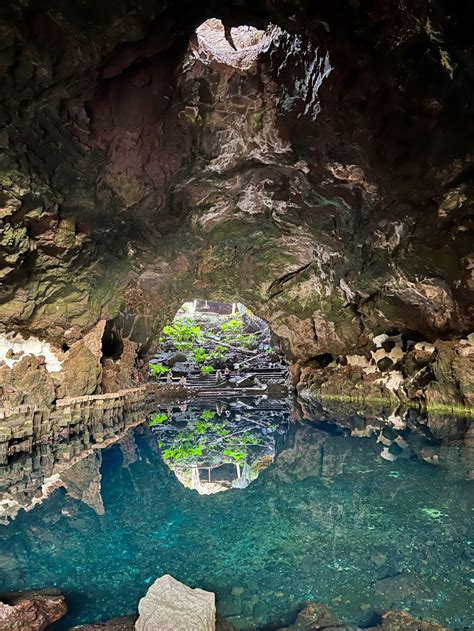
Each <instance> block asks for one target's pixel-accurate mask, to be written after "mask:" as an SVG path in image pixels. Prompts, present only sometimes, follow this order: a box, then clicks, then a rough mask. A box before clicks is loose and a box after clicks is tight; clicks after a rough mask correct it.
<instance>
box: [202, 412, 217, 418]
mask: <svg viewBox="0 0 474 631" xmlns="http://www.w3.org/2000/svg"><path fill="white" fill-rule="evenodd" d="M215 415H216V412H214V410H204V412H201V414H200V418H203V419H205V420H206V419H207V420H211V419H213V418H214V417H215Z"/></svg>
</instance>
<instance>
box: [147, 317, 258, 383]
mask: <svg viewBox="0 0 474 631" xmlns="http://www.w3.org/2000/svg"><path fill="white" fill-rule="evenodd" d="M208 328H209V329H210V331H209V330H208ZM243 329H244V323H243V320H242V316H241V315H240V314H235V315H234V316H232V317H231V318H229V319H227V320H226V321H224V322H222V318H221V317H216V318H214V319H212V318H210V320H209V322H206V324H205V325H204V326H203V328H201V325H200V324H199V323H198V322H196V320H194V319H193V318H192V317H191V316H186V317H181V318H179V319H177V320H175V321H173V322H172V323H171V324H169V325H167V326H165V327H164V328H163V335H162V337H160V343H162V344H163V343H167V344H168V348H169V347H171V348H174V349H176V350H177V351H181V352H185V353H186V356H187V357H188V358H190V359H192V360H193V361H194V362H195V364H196V365H197V367H198V369H199V370H200V371H201V373H202V374H203V375H211V374H212V373H213V372H215V370H216V367H218V366H219V365H222V364H223V363H224V362H226V361H227V360H228V358H229V353H230V351H229V347H230V348H233V347H234V348H235V347H241V348H246V349H247V348H252V346H253V345H254V344H255V342H256V336H255V335H253V334H244V333H243ZM204 346H205V347H204ZM150 370H151V372H152V374H153V375H156V376H162V375H165V374H166V373H167V372H169V368H166V367H165V366H163V365H162V364H151V363H150Z"/></svg>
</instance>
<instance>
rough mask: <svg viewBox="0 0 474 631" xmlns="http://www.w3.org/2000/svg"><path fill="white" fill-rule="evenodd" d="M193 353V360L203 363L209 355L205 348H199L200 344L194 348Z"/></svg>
mask: <svg viewBox="0 0 474 631" xmlns="http://www.w3.org/2000/svg"><path fill="white" fill-rule="evenodd" d="M193 354H194V361H195V362H196V363H198V364H204V362H205V361H206V360H207V359H208V357H209V354H208V353H206V351H205V349H204V348H201V347H200V346H198V348H195V349H194V351H193Z"/></svg>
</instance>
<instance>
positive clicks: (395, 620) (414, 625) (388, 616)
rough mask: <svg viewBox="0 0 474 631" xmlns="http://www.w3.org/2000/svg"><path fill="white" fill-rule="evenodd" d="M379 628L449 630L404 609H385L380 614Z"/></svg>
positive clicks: (391, 630) (417, 630)
mask: <svg viewBox="0 0 474 631" xmlns="http://www.w3.org/2000/svg"><path fill="white" fill-rule="evenodd" d="M376 628H377V627H376ZM380 628H381V629H383V631H449V629H448V628H447V627H442V626H441V625H439V624H436V623H435V622H430V621H429V620H418V619H417V618H413V616H410V614H409V613H407V612H406V611H387V612H386V613H384V615H383V616H382V626H381V627H380Z"/></svg>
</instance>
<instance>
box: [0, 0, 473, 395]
mask: <svg viewBox="0 0 474 631" xmlns="http://www.w3.org/2000/svg"><path fill="white" fill-rule="evenodd" d="M346 4H347V3H344V2H335V3H315V2H309V1H305V2H301V1H297V0H288V1H286V2H263V1H258V2H255V1H253V0H241V1H239V2H238V3H236V2H234V3H222V2H219V1H218V0H202V1H201V2H199V3H192V5H193V6H192V9H191V8H190V3H189V2H187V1H186V0H176V2H173V3H170V2H167V1H166V0H162V1H161V2H158V3H141V2H137V1H136V0H131V1H130V2H129V3H115V4H113V3H112V4H109V5H107V10H106V11H103V10H101V8H100V3H97V2H95V1H94V0H83V2H82V3H81V11H78V12H74V11H70V8H69V5H68V3H67V2H65V1H64V0H63V1H62V2H61V1H59V2H57V3H56V4H55V10H54V16H53V15H51V14H50V12H49V11H48V10H47V9H46V8H44V7H39V8H35V10H34V11H26V10H24V6H25V5H24V2H20V0H6V4H5V12H4V16H3V17H2V36H3V38H4V40H5V42H6V48H4V49H2V51H1V60H0V61H1V63H0V77H1V80H2V81H1V90H0V92H1V97H2V102H3V103H4V107H3V108H2V109H1V111H0V144H1V148H2V155H1V160H0V175H1V182H2V184H1V190H0V222H1V223H0V277H1V278H2V284H1V287H0V324H1V325H4V326H5V327H7V328H8V330H21V331H24V332H25V333H34V334H35V335H37V336H38V337H39V338H40V339H44V340H46V339H48V340H51V341H54V342H55V343H56V344H57V345H58V346H59V347H62V346H63V344H66V345H67V346H69V347H71V350H70V351H69V354H70V355H71V357H70V358H69V360H68V362H69V363H67V364H66V367H65V368H66V370H67V371H68V372H69V373H70V376H69V377H67V378H66V379H65V380H64V389H65V394H68V395H69V394H71V395H80V394H90V393H92V392H95V391H96V390H97V388H98V386H99V384H100V379H101V375H100V362H99V357H98V356H97V354H96V352H95V351H94V350H92V349H88V350H86V348H85V347H84V348H82V349H81V350H77V351H76V350H74V351H73V352H72V348H73V347H74V345H75V344H76V343H78V342H79V341H80V340H82V339H83V338H84V336H85V335H87V334H88V333H89V332H90V331H91V329H92V328H93V327H95V326H96V325H97V324H98V323H103V322H104V321H107V324H108V325H109V324H110V323H113V326H114V328H115V329H116V330H117V331H118V332H119V333H120V335H121V337H122V338H123V339H129V340H130V342H131V343H134V344H136V348H134V349H133V352H134V353H140V354H141V355H143V354H144V353H146V352H148V350H150V347H151V345H152V344H153V340H154V339H155V338H156V337H157V335H156V334H157V332H158V331H159V329H160V326H162V325H163V324H164V323H165V322H166V321H169V320H170V319H171V318H172V317H173V315H174V313H175V312H176V310H177V308H178V307H179V306H180V304H182V303H183V302H184V300H186V299H187V298H188V297H189V296H190V295H192V294H193V293H197V294H202V295H206V296H208V295H209V296H211V297H214V298H216V299H228V300H234V299H235V298H238V299H240V300H242V301H243V302H245V304H246V305H248V306H249V307H250V308H251V309H252V310H253V311H255V312H256V313H257V314H258V315H260V316H262V317H263V318H265V319H267V320H268V321H269V323H270V325H271V328H272V330H273V332H274V333H275V335H277V336H278V337H279V338H280V342H281V345H282V348H283V350H284V351H285V353H286V355H287V357H288V359H290V360H291V361H292V362H295V363H296V362H301V363H302V362H305V361H310V360H311V358H312V357H315V356H318V355H322V354H331V355H334V356H336V355H354V354H355V353H359V354H361V355H364V356H365V353H366V352H367V351H368V350H370V349H371V348H372V346H373V342H372V341H373V339H374V336H375V337H380V335H382V334H383V332H384V331H389V332H391V333H390V335H389V334H385V335H386V337H385V338H384V340H382V342H381V344H382V343H383V344H385V349H384V351H385V352H390V353H391V352H393V350H394V349H393V348H392V349H390V351H387V348H389V347H390V346H391V345H392V344H391V342H393V340H392V338H393V337H394V335H392V333H393V332H398V333H404V334H405V336H406V338H407V339H419V338H420V339H425V340H427V341H431V342H432V341H433V340H436V339H439V340H441V341H444V342H446V343H449V344H450V345H451V347H452V348H454V347H455V346H456V340H457V339H458V338H460V337H463V336H465V337H463V339H466V340H468V338H467V336H468V335H469V334H470V333H471V331H472V289H473V288H474V282H473V269H474V259H473V255H472V244H471V240H470V239H469V230H470V229H471V228H472V219H471V210H472V209H471V206H472V196H473V192H474V184H473V181H472V178H471V177H470V173H471V172H472V147H471V145H470V143H469V139H470V138H471V137H472V132H473V120H474V116H473V112H474V98H473V91H472V80H471V69H470V66H469V63H468V61H467V52H466V51H468V49H469V45H470V41H469V36H468V34H466V27H465V25H466V24H467V23H469V19H470V18H471V17H472V16H471V13H470V8H469V9H466V8H465V7H464V4H463V3H460V4H459V3H458V4H456V3H455V6H451V4H452V3H437V5H436V10H435V9H433V7H432V6H431V3H429V2H417V3H389V5H386V3H374V4H373V5H371V7H370V9H367V7H365V6H364V5H363V3H350V8H349V9H347V7H346ZM448 5H449V6H448ZM458 5H459V6H458ZM2 15H3V14H2ZM209 16H214V18H222V20H223V24H219V23H218V21H217V20H216V19H215V20H214V21H213V22H212V24H211V25H208V30H207V35H206V36H203V35H202V31H200V32H201V35H199V36H198V35H196V26H197V25H199V24H200V23H201V22H203V21H205V20H207V18H208V17H209ZM241 23H246V24H252V25H258V26H261V27H262V29H264V28H266V26H267V25H269V24H271V25H272V26H271V28H270V29H269V30H268V32H265V33H262V32H260V33H259V32H257V33H255V32H254V31H255V29H254V30H253V31H252V37H251V38H250V37H249V36H248V33H247V32H246V34H241V35H240V36H238V35H237V34H236V33H235V32H234V33H232V34H230V29H231V27H232V26H235V25H236V24H241ZM18 33H22V34H23V35H22V37H18ZM51 42H53V44H51ZM200 47H201V48H200ZM234 47H235V48H234ZM374 50H377V51H379V54H378V55H375V56H374V54H373V51H374ZM414 51H416V54H415V53H414ZM381 67H383V69H384V72H380V68H381ZM38 69H40V70H38ZM341 95H344V98H343V99H342V98H341ZM222 103H225V108H222ZM428 136H429V137H430V138H431V140H432V141H431V142H424V139H426V138H427V137H428ZM412 334H413V336H412ZM410 336H412V337H410ZM130 348H131V347H130ZM394 348H395V347H394ZM131 352H132V351H131ZM456 353H457V355H458V356H457V357H456V358H452V361H451V360H449V362H448V363H449V366H448V365H447V364H445V362H444V359H442V358H441V357H440V358H439V359H438V360H437V361H438V367H437V369H434V371H433V374H434V377H435V380H438V379H439V380H440V381H439V383H440V386H439V388H437V386H436V385H435V384H434V383H432V384H429V387H428V390H427V393H428V394H427V400H428V402H433V403H439V402H442V403H446V402H447V400H448V399H449V397H450V396H451V395H452V394H454V395H455V397H456V402H458V403H459V404H462V405H466V404H468V403H469V402H472V390H471V385H470V384H471V383H472V374H471V371H470V369H469V367H468V366H467V365H466V364H465V361H464V358H463V356H462V355H460V354H459V353H458V352H457V351H456ZM438 354H439V355H441V354H443V351H442V350H438ZM461 358H462V359H461ZM419 359H420V357H419ZM421 360H423V361H424V358H423V357H421ZM114 361H118V360H114ZM128 363H129V362H128V359H127V360H126V361H125V359H124V360H123V362H122V360H120V364H117V365H119V369H118V370H116V368H117V365H115V364H114V365H112V364H111V362H110V358H109V360H108V361H107V362H106V364H107V365H106V371H105V372H106V377H107V379H106V380H105V381H104V387H105V388H106V389H107V390H110V389H111V388H115V387H117V386H116V384H118V383H122V379H125V378H126V376H125V372H127V370H128ZM122 364H123V365H122ZM125 365H127V369H125ZM74 368H77V370H76V371H75V374H74ZM122 369H123V370H122ZM328 370H332V369H328ZM397 371H398V368H397ZM387 372H390V371H387ZM414 372H416V371H413V370H412V371H411V373H410V374H409V375H407V374H405V373H403V371H401V372H400V374H401V375H402V377H401V378H402V380H406V379H409V378H411V376H413V374H414ZM331 374H332V373H331ZM357 376H358V373H357V371H353V373H352V374H351V375H350V377H351V379H352V378H353V379H356V378H357ZM459 376H461V379H460V380H458V381H457V385H456V386H455V387H451V386H452V383H451V380H453V381H454V380H456V379H458V377H459ZM362 380H363V381H367V382H368V383H369V386H367V389H369V390H371V391H372V392H373V394H374V395H377V391H378V390H379V391H380V392H379V393H378V394H380V393H381V394H382V395H383V396H385V397H392V398H394V399H395V398H397V397H398V396H399V394H398V392H396V391H397V390H399V391H403V390H405V387H404V385H403V384H402V383H401V382H397V383H398V385H399V386H400V387H398V388H396V387H394V381H393V380H392V379H391V378H390V377H389V378H387V381H386V382H385V383H379V384H375V380H373V379H371V378H367V379H366V377H365V376H363V375H362ZM450 383H451V386H450ZM374 384H375V385H374ZM395 385H396V384H395ZM364 387H365V386H364ZM364 387H361V388H360V389H361V390H364ZM424 387H425V386H422V388H424ZM356 389H357V388H354V390H356ZM417 390H418V388H417V384H413V388H412V389H411V390H410V392H405V394H404V396H410V397H412V398H417V399H420V398H423V397H424V394H423V392H422V393H421V394H417ZM450 390H451V392H450ZM387 392H388V394H387Z"/></svg>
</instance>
